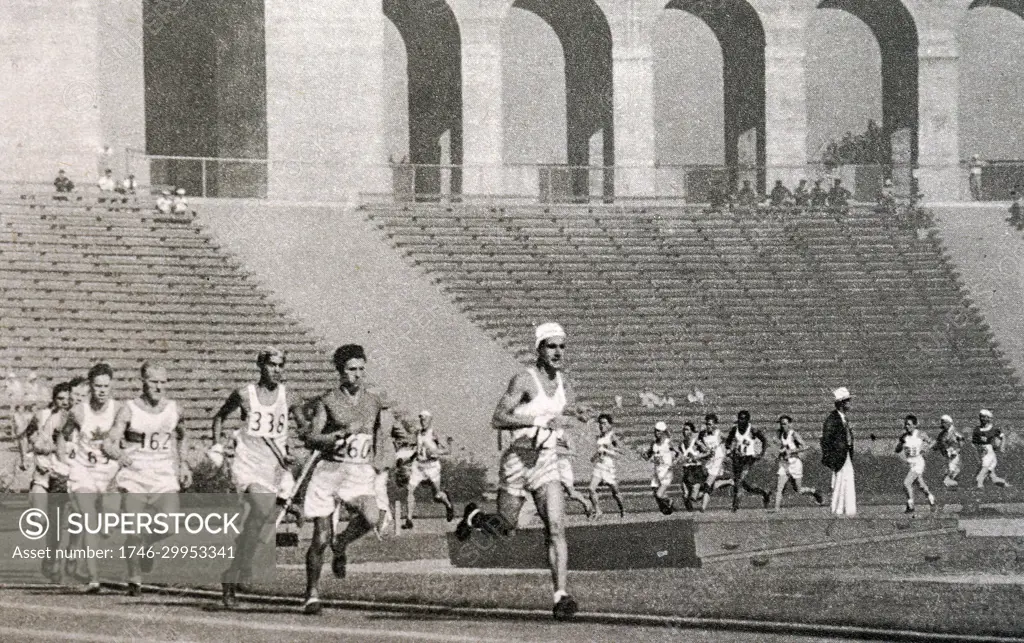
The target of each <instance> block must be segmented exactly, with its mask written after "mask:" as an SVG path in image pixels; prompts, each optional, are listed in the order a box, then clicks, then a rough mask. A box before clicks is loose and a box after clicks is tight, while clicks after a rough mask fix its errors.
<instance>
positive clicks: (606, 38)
mask: <svg viewBox="0 0 1024 643" xmlns="http://www.w3.org/2000/svg"><path fill="white" fill-rule="evenodd" d="M513 8H516V9H523V10H526V11H529V12H531V13H533V14H535V15H536V16H537V17H539V18H541V19H542V20H543V21H544V22H545V23H547V25H548V26H549V27H551V29H552V30H553V31H554V32H555V35H556V36H557V37H558V40H559V42H560V43H561V45H562V53H563V57H564V62H565V107H566V128H565V129H566V160H567V164H568V165H569V166H570V167H589V166H591V165H592V163H593V161H595V159H592V158H591V141H592V140H593V139H594V137H595V136H597V135H600V136H601V142H600V148H601V159H600V162H599V163H596V164H595V165H596V166H598V167H613V166H614V165H615V127H614V120H613V95H612V35H611V30H610V28H609V25H608V20H607V18H606V16H605V13H604V11H603V10H602V8H601V6H599V5H598V4H597V2H595V1H594V0H513V1H512V2H508V3H506V5H505V7H504V11H503V12H502V16H501V22H502V24H503V25H504V24H505V23H506V21H507V18H508V14H509V12H510V11H511V10H512V9H513ZM569 175H570V177H571V186H570V190H571V194H572V195H573V196H575V197H583V196H586V195H588V194H589V193H590V190H591V178H592V177H591V173H590V172H589V170H580V171H570V172H569ZM600 178H601V181H600V183H601V192H602V194H603V195H604V196H606V197H611V196H612V195H614V193H615V186H614V180H613V175H612V174H611V173H610V172H607V173H606V172H601V173H600Z"/></svg>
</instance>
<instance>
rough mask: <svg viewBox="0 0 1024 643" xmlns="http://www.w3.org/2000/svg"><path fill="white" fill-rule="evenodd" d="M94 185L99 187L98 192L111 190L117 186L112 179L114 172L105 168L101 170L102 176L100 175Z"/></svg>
mask: <svg viewBox="0 0 1024 643" xmlns="http://www.w3.org/2000/svg"><path fill="white" fill-rule="evenodd" d="M96 187H98V188H99V189H100V192H113V191H114V188H116V187H117V182H116V181H114V173H113V172H111V171H110V168H107V169H106V170H104V172H103V176H101V177H100V180H99V181H96Z"/></svg>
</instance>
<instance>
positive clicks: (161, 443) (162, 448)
mask: <svg viewBox="0 0 1024 643" xmlns="http://www.w3.org/2000/svg"><path fill="white" fill-rule="evenodd" d="M172 442H173V436H172V435H171V434H170V433H161V432H160V431H155V432H153V433H150V434H149V435H147V436H145V439H144V440H143V441H142V443H141V444H139V449H140V450H142V451H145V452H147V453H167V452H169V451H170V450H171V443H172Z"/></svg>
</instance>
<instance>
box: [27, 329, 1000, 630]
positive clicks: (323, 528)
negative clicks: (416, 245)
mask: <svg viewBox="0 0 1024 643" xmlns="http://www.w3.org/2000/svg"><path fill="white" fill-rule="evenodd" d="M535 340H536V341H535V349H536V361H535V362H534V363H533V364H532V365H531V366H529V367H526V368H523V369H522V370H520V371H519V372H517V373H516V374H515V375H514V376H513V377H512V379H511V380H510V382H509V384H508V387H507V389H506V390H505V392H504V393H503V394H502V396H501V398H500V399H499V401H498V404H497V406H496V408H495V411H494V414H493V418H492V426H493V428H494V429H495V430H497V431H499V434H500V435H509V434H510V442H509V444H508V446H507V447H505V448H504V450H503V452H502V454H501V457H500V461H499V463H498V464H499V466H498V475H499V485H498V493H497V503H496V511H494V512H493V513H491V512H487V511H485V510H484V509H483V508H481V507H479V506H477V505H476V504H475V503H470V504H468V505H466V507H465V511H464V514H463V517H462V519H461V520H460V522H459V524H458V525H457V527H456V529H455V536H456V537H457V538H458V539H459V540H463V541H466V540H469V539H470V538H471V537H472V535H473V533H474V532H482V533H483V534H485V535H486V536H487V537H491V538H493V537H497V538H501V537H508V536H510V535H512V534H513V533H514V531H515V530H516V528H517V526H518V523H519V516H520V511H521V509H522V508H523V505H524V503H525V501H526V499H527V498H528V497H529V498H531V499H532V500H533V503H534V505H535V506H536V509H537V513H538V516H539V517H540V519H541V522H542V523H543V528H544V534H545V538H546V540H545V542H546V546H547V549H548V557H549V563H550V567H551V574H552V583H553V588H554V593H553V614H554V616H555V618H557V619H563V620H564V619H569V618H572V616H573V615H574V614H575V612H576V610H577V605H576V602H575V601H574V600H573V598H572V597H571V596H570V594H569V593H568V588H567V572H568V548H567V542H566V536H565V497H566V495H567V494H566V492H569V495H570V497H573V498H575V499H576V500H578V501H579V502H580V503H581V504H583V506H584V508H585V510H586V511H587V513H588V514H590V513H591V512H593V513H594V514H595V515H596V514H599V513H600V503H599V497H598V495H597V492H598V489H599V488H600V486H601V485H606V486H608V487H609V488H610V489H611V492H612V497H613V499H614V500H615V502H616V503H617V506H618V510H619V514H620V515H622V514H623V504H622V499H621V496H620V494H619V490H618V486H617V480H616V460H617V459H618V458H619V457H620V455H621V454H622V453H623V449H622V447H621V445H620V442H619V439H618V437H617V436H616V434H615V428H614V420H613V418H612V417H611V416H610V415H608V414H600V415H598V416H597V417H596V418H595V417H593V412H592V410H591V409H589V408H588V407H586V406H583V405H580V404H577V403H576V401H575V398H574V394H573V390H572V387H571V385H570V383H569V382H568V381H567V380H566V379H565V378H563V375H562V365H563V363H564V355H565V350H566V333H565V331H564V329H563V328H562V327H561V326H560V325H558V324H557V323H545V324H541V325H540V326H538V327H537V328H536V329H535ZM285 362H286V357H285V354H284V352H283V351H281V350H279V349H276V348H273V347H268V348H266V349H264V350H262V351H261V352H260V353H259V355H258V357H257V360H256V363H257V366H258V368H259V372H260V376H259V380H258V381H257V382H256V383H253V384H249V385H247V386H244V387H242V388H239V389H237V390H235V391H233V392H232V393H231V394H230V395H229V396H228V398H227V400H226V401H225V402H224V404H223V406H222V407H221V408H220V409H219V411H218V412H217V413H216V415H215V416H214V418H213V425H212V429H213V440H214V445H215V446H214V447H213V448H212V449H211V450H210V457H211V458H214V457H219V454H220V453H223V452H224V448H223V446H222V445H224V444H226V443H233V456H234V457H233V459H232V463H231V473H232V480H233V483H234V486H235V489H236V491H237V492H238V493H239V494H240V497H241V500H242V502H243V504H244V505H245V507H246V509H245V511H246V518H245V520H244V524H243V527H242V530H241V531H242V533H241V535H240V536H239V538H238V541H237V543H236V550H237V552H238V553H237V555H236V556H235V557H234V558H233V560H232V562H231V565H230V567H229V568H228V569H227V570H225V572H224V573H223V576H222V579H221V580H222V588H223V603H224V605H225V606H226V607H228V608H233V607H235V605H236V604H237V598H236V593H237V591H238V588H239V586H241V585H244V584H245V583H247V582H248V581H249V580H250V579H251V577H252V565H253V555H254V553H255V552H256V550H257V544H258V543H259V542H261V541H264V542H265V541H266V539H267V536H268V534H267V531H268V530H273V529H274V527H275V524H276V523H275V520H274V517H275V516H277V517H278V521H277V522H280V518H281V517H282V516H283V514H284V511H286V510H287V509H288V507H289V506H290V505H292V503H293V499H294V498H296V497H299V496H302V497H303V501H302V511H301V516H302V517H303V518H304V519H309V520H312V521H313V538H312V541H311V544H310V547H309V549H308V551H307V554H306V572H307V584H306V593H305V602H304V606H303V611H304V612H305V613H307V614H316V613H319V612H320V610H321V602H320V596H319V589H320V577H321V570H322V566H323V563H324V558H325V556H326V554H327V549H328V548H330V549H331V554H332V561H331V569H332V572H333V574H334V575H335V576H336V577H339V578H344V576H345V573H346V564H347V556H346V552H347V548H348V546H349V545H350V544H352V543H353V542H355V541H356V540H357V539H359V538H362V537H363V536H365V535H367V534H370V533H377V534H378V535H380V534H381V533H382V532H383V530H384V529H385V527H386V526H387V525H388V523H389V521H390V520H401V516H392V515H391V511H390V506H389V505H390V503H389V500H388V498H387V480H388V476H389V472H391V471H392V470H394V471H395V472H396V474H397V475H396V477H397V478H398V479H399V481H401V482H405V483H406V485H407V488H408V515H407V517H406V519H405V520H404V521H402V526H403V527H406V528H412V526H413V523H412V519H413V512H414V506H415V504H414V503H415V499H414V496H413V492H414V491H415V489H416V487H418V486H419V485H420V484H421V483H424V482H426V483H428V484H430V486H431V487H432V489H433V491H434V500H435V501H436V502H438V503H440V504H442V505H443V506H444V508H445V512H446V518H447V519H448V520H449V521H451V520H453V519H454V516H455V510H454V507H453V506H452V503H451V501H450V499H449V498H448V496H447V495H446V494H445V493H444V491H443V490H442V489H441V482H440V470H441V467H440V462H439V460H438V458H440V457H441V456H443V455H444V454H445V453H446V452H447V450H446V449H445V448H444V446H443V445H442V441H441V440H440V439H439V438H438V436H437V435H436V434H435V433H434V430H433V427H432V417H431V414H430V413H429V412H427V411H424V412H422V413H420V414H419V417H418V424H419V426H418V428H417V429H416V430H415V431H414V432H409V431H402V430H400V427H402V426H405V425H407V424H408V418H404V419H405V420H406V421H405V422H400V421H397V420H396V418H395V414H394V413H393V410H392V404H391V403H390V401H389V399H388V397H387V395H386V394H385V393H384V392H383V391H381V390H379V389H377V388H375V387H373V386H371V385H369V384H368V383H367V381H366V364H367V355H366V352H365V350H364V349H363V348H362V347H361V346H358V345H355V344H347V345H344V346H341V347H339V348H338V349H337V350H336V351H335V352H334V355H333V364H334V366H335V368H336V370H337V372H338V378H339V380H338V384H337V385H336V386H334V387H331V388H330V389H329V390H327V391H326V392H325V393H324V394H323V395H321V396H319V397H317V398H315V399H314V400H312V401H311V402H310V403H309V404H307V405H305V406H306V409H307V411H308V414H305V413H296V412H295V411H296V409H294V408H292V407H290V406H289V401H288V395H287V391H286V387H285V385H284V384H283V383H282V373H283V370H284V368H285ZM113 375H114V374H113V371H112V369H111V368H110V367H109V366H107V365H106V364H97V365H96V366H94V367H93V368H92V369H90V371H89V373H88V377H87V378H85V379H76V380H73V381H71V382H68V383H65V384H61V385H58V386H57V387H55V388H54V391H53V400H52V403H51V405H50V406H49V407H48V408H47V409H45V410H43V411H39V412H38V413H37V414H36V417H35V418H34V419H33V427H34V428H33V430H32V431H31V432H30V435H31V445H32V450H33V451H34V453H35V457H36V471H35V473H34V477H33V482H32V491H33V498H34V500H33V502H38V503H40V504H44V505H45V503H46V495H47V492H53V491H56V490H60V489H59V485H60V484H61V481H62V480H65V479H66V481H67V483H66V484H67V491H68V492H70V495H71V499H72V502H73V503H75V504H76V505H77V506H78V507H79V509H80V510H82V511H86V510H93V511H95V510H98V504H97V503H98V502H99V501H98V498H99V497H100V496H101V495H102V494H103V493H105V492H108V491H110V490H112V489H116V490H118V491H120V492H122V493H123V496H122V497H123V498H124V503H125V504H126V506H125V510H130V511H146V510H158V511H173V510H174V509H173V507H172V506H170V505H171V504H173V503H175V502H176V499H177V495H176V494H177V492H178V491H179V490H180V489H182V488H183V487H188V485H189V483H190V478H191V473H190V470H189V466H188V463H187V460H186V458H185V454H186V453H187V451H188V446H187V444H186V440H187V437H186V433H185V431H184V427H183V424H182V420H181V410H180V409H179V407H178V405H177V404H176V403H175V402H174V401H173V400H170V399H168V398H167V397H166V395H165V390H166V387H167V371H166V369H165V368H163V367H161V366H160V365H159V364H155V363H146V364H144V365H143V366H142V369H141V379H142V393H141V395H140V396H139V397H138V398H136V399H133V400H131V401H127V402H119V401H116V400H114V399H112V397H111V384H112V380H113ZM236 412H237V413H238V414H239V415H240V417H241V421H242V426H241V428H239V429H237V430H236V431H234V432H232V433H231V434H229V433H227V432H226V431H225V430H224V427H225V422H226V421H227V420H228V419H229V418H230V417H231V416H232V415H233V414H235V413H236ZM399 419H402V418H399ZM595 419H596V423H597V425H598V427H599V428H598V431H599V435H598V438H597V449H596V452H595V453H594V455H593V458H592V460H591V461H592V463H593V465H594V466H593V472H592V478H591V483H590V499H589V501H588V500H587V499H586V498H585V497H583V496H582V495H581V494H579V493H577V492H576V490H575V489H574V486H573V479H572V467H571V465H570V464H569V456H570V455H571V453H572V447H571V442H570V438H569V436H570V434H572V433H573V432H574V431H580V430H581V429H582V428H583V427H585V426H587V425H588V423H589V422H591V421H594V420H595ZM980 419H981V422H980V425H979V428H978V429H977V430H975V432H974V433H973V434H972V436H971V440H972V442H973V443H974V444H975V445H976V446H977V447H978V448H979V450H981V451H982V469H981V471H980V472H979V474H978V477H977V483H978V485H979V486H980V485H982V484H983V483H984V482H985V480H986V479H989V478H991V479H992V480H993V482H995V483H996V484H1002V485H1005V484H1006V483H1005V481H1004V480H1002V479H1001V478H999V477H998V476H996V474H995V466H996V455H995V453H996V451H998V450H999V449H1000V447H1001V444H1002V434H1001V432H999V431H998V430H997V429H995V428H994V427H993V426H992V414H991V413H990V412H988V411H985V410H983V411H982V412H981V414H980ZM750 420H751V418H750V414H749V413H748V412H747V411H741V412H740V413H739V414H738V415H737V418H736V423H735V424H734V425H733V426H732V427H731V429H730V430H729V431H728V433H727V434H724V435H723V432H722V430H721V428H720V427H719V421H718V417H717V416H716V415H715V414H713V413H709V414H707V415H706V416H705V418H704V426H703V427H702V429H701V430H699V431H698V430H697V428H696V427H695V426H694V424H693V423H691V422H686V423H685V424H684V425H683V429H682V440H681V442H680V443H679V444H678V445H676V444H675V443H674V442H673V441H672V439H671V437H670V435H669V432H668V427H667V425H666V424H665V423H664V422H659V423H657V424H656V426H655V436H654V440H653V441H652V442H651V443H650V444H649V445H648V447H647V449H646V450H645V451H643V452H642V453H641V454H640V455H641V456H642V457H645V458H646V459H648V460H649V461H651V462H652V464H653V465H654V477H653V479H652V482H651V486H652V487H653V488H654V495H655V499H656V501H657V504H658V507H659V509H660V510H661V511H662V512H664V513H666V514H667V513H671V512H672V511H673V510H674V505H673V502H672V500H670V499H669V498H668V495H667V494H668V488H669V486H670V485H671V484H672V477H673V476H672V470H673V467H674V466H676V465H677V464H678V465H681V466H682V469H683V475H682V479H683V482H682V489H683V502H684V504H685V506H686V508H687V509H688V510H694V509H700V510H703V509H706V508H707V506H708V503H709V501H710V497H711V495H712V493H713V492H714V491H715V490H717V489H720V488H722V487H726V486H729V487H731V488H732V507H733V509H734V510H735V509H737V508H738V507H739V497H740V491H741V490H742V491H745V492H746V493H748V494H754V495H758V496H760V498H761V500H762V502H763V504H764V506H765V507H768V506H769V504H770V501H771V496H772V493H771V492H770V491H768V490H765V489H761V488H759V487H757V486H756V485H754V484H752V483H751V482H750V481H749V480H748V478H747V475H748V473H749V472H750V470H751V468H752V467H753V465H754V464H755V463H756V462H758V461H759V460H760V459H761V458H762V457H764V455H765V453H766V452H767V447H768V439H767V437H766V436H765V435H764V433H763V432H762V431H760V430H759V429H757V428H755V427H754V426H753V425H752V424H751V421H750ZM778 425H779V427H778V431H777V434H776V442H777V444H778V449H779V451H778V460H779V468H778V487H777V488H776V490H775V507H776V508H777V509H778V508H779V507H780V506H781V498H782V494H783V491H784V490H785V488H786V487H787V485H792V487H793V489H794V490H795V491H796V492H798V493H800V494H806V495H809V496H811V497H813V499H814V501H815V502H816V503H817V504H822V503H823V497H822V494H821V492H819V491H818V490H816V489H814V488H811V487H807V486H804V484H803V462H802V460H801V454H802V453H803V452H804V451H806V450H807V448H808V447H807V445H806V443H805V442H804V440H803V439H802V438H801V436H800V435H799V434H798V433H797V432H796V431H795V430H794V429H793V427H792V419H791V418H790V417H789V416H786V415H783V416H781V417H780V418H779V419H778ZM290 426H295V427H296V428H297V431H295V432H293V431H291V430H290ZM905 426H906V432H905V434H904V436H903V437H902V438H901V439H900V441H899V443H898V445H897V452H899V453H902V454H903V455H904V457H905V459H906V460H907V462H908V464H909V466H910V472H909V473H908V475H907V478H906V481H905V487H906V490H907V494H908V510H911V511H912V510H913V500H914V498H913V493H914V492H913V486H914V485H917V486H919V487H920V488H921V489H922V490H923V491H924V492H925V493H926V494H927V495H928V498H929V501H930V502H934V497H933V496H932V495H931V493H930V492H929V491H928V489H927V486H926V485H925V484H924V480H923V477H922V474H923V470H924V465H923V455H924V449H925V448H926V447H927V445H928V444H929V443H930V441H929V440H928V438H927V436H925V435H924V434H923V432H921V431H920V430H919V429H918V428H917V420H916V418H914V417H913V416H908V417H907V418H906V423H905ZM942 427H943V430H942V433H941V434H940V435H939V437H938V438H937V440H936V442H935V444H936V448H937V449H940V450H941V451H942V452H943V454H944V455H945V456H946V458H947V459H948V475H947V478H946V484H947V485H949V486H954V485H956V484H957V477H958V475H959V472H960V465H959V462H960V457H959V454H960V448H961V446H962V444H963V442H964V441H965V438H964V437H963V436H962V435H961V434H960V433H959V432H958V431H957V430H956V429H955V428H954V427H953V422H952V420H951V418H949V417H948V416H944V417H943V418H942ZM293 433H297V434H298V435H300V436H301V440H302V443H303V444H304V446H305V450H306V451H307V452H308V453H307V455H306V456H305V457H302V455H301V454H300V453H299V450H297V449H294V448H291V449H290V448H289V437H290V436H292V434H293ZM727 458H729V459H731V462H732V476H731V477H725V469H726V467H725V463H726V459H727ZM158 501H159V502H161V503H165V504H164V505H162V506H152V505H151V503H154V502H158ZM128 503H134V504H133V505H132V506H131V507H128V506H127V504H128ZM342 510H347V520H346V524H345V527H344V529H342V530H341V531H340V532H339V531H338V530H337V527H338V524H339V521H340V518H341V512H342ZM84 537H85V538H86V539H88V538H90V536H89V535H88V534H86V535H85V536H84ZM93 537H95V536H93ZM86 544H89V543H88V541H87V542H86ZM142 544H151V543H142ZM128 567H129V570H128V571H129V586H128V587H129V590H128V591H129V594H131V595H138V594H139V593H141V591H142V575H143V574H144V573H147V572H148V571H149V569H148V568H147V561H146V560H141V561H138V563H136V562H135V561H129V563H128ZM44 571H45V572H46V573H47V574H48V575H51V576H54V577H55V578H56V577H57V576H59V574H60V572H59V571H58V570H54V569H52V568H46V569H44ZM87 575H88V583H87V585H86V588H85V591H87V592H97V591H99V589H100V583H99V577H98V574H97V570H96V567H95V561H93V562H91V563H90V564H89V567H88V570H87Z"/></svg>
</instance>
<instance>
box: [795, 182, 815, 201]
mask: <svg viewBox="0 0 1024 643" xmlns="http://www.w3.org/2000/svg"><path fill="white" fill-rule="evenodd" d="M793 202H794V203H795V204H796V207H798V208H805V207H807V206H808V205H810V204H811V193H810V192H808V191H807V179H800V184H799V185H797V186H796V189H795V190H793Z"/></svg>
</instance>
